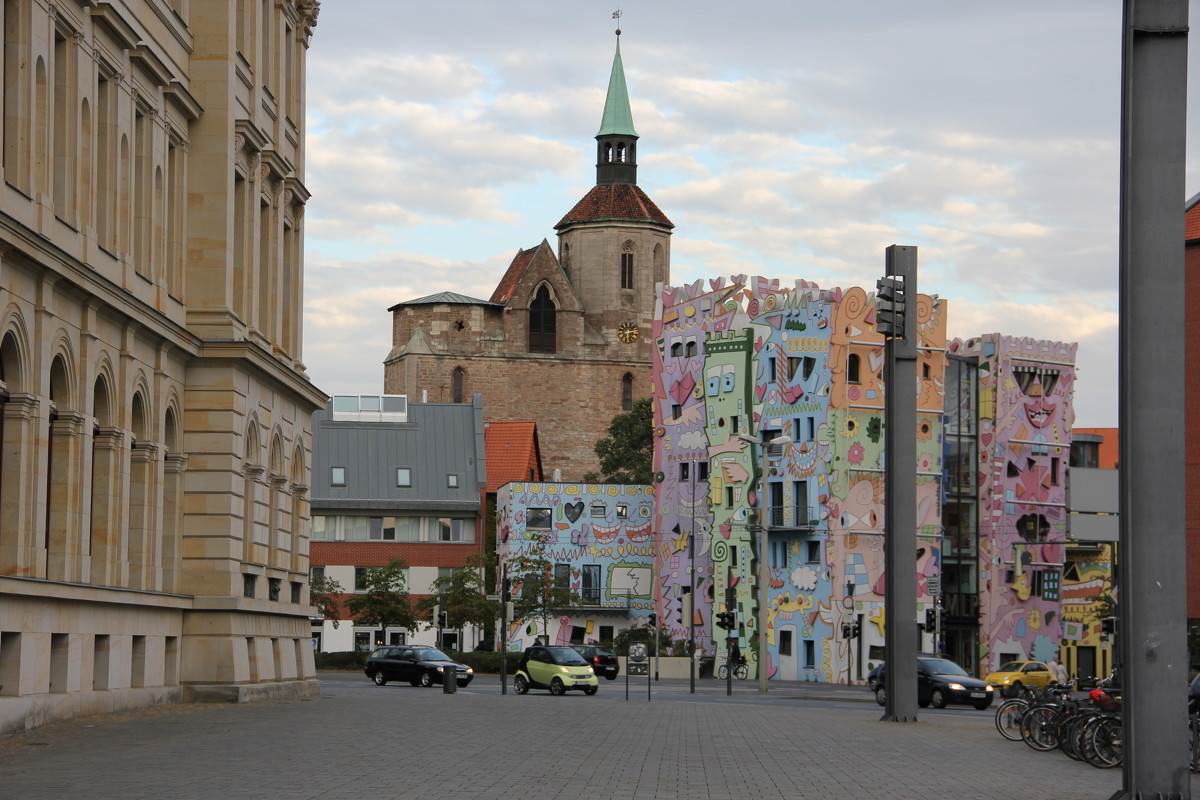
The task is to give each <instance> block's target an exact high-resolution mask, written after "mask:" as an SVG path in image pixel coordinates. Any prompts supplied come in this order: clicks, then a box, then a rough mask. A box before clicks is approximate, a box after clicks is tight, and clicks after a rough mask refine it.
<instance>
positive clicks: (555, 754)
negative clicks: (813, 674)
mask: <svg viewBox="0 0 1200 800" xmlns="http://www.w3.org/2000/svg"><path fill="white" fill-rule="evenodd" d="M480 681H481V682H482V683H483V684H484V685H482V686H472V687H471V688H469V689H467V690H463V691H459V692H458V693H456V694H450V695H447V694H443V693H442V692H441V691H438V690H436V689H434V690H430V689H415V688H412V687H410V686H408V685H406V684H404V685H394V684H389V685H388V686H386V687H376V686H374V685H372V684H370V683H369V682H368V681H367V680H366V678H365V677H362V676H353V675H347V676H335V677H331V678H330V679H328V680H324V682H323V687H322V691H323V694H322V696H321V697H319V698H314V699H311V700H298V701H293V702H281V703H273V704H268V705H236V706H235V705H187V706H171V707H165V708H159V709H152V710H150V711H144V712H138V713H130V714H117V715H111V716H106V717H93V718H90V719H85V720H75V721H72V722H67V723H62V724H57V725H51V726H47V727H45V728H40V729H37V730H34V731H31V732H28V733H25V734H22V735H18V736H12V737H7V738H4V739H0V797H3V798H4V800H40V799H41V798H53V800H61V798H63V797H72V796H74V797H87V798H89V799H91V798H114V800H115V798H122V800H138V799H139V798H145V799H146V800H192V799H193V798H214V799H220V800H251V799H252V798H289V800H305V799H306V798H320V800H362V798H370V799H371V800H383V799H386V798H467V799H468V800H492V799H493V798H495V799H497V800H499V799H500V798H505V800H512V799H514V798H521V800H567V798H570V800H576V798H580V797H604V798H612V800H698V799H702V798H711V799H712V800H734V799H735V798H737V799H738V800H741V799H742V798H745V799H746V800H759V799H760V798H761V799H762V800H774V799H775V798H788V800H794V799H795V798H838V800H850V799H853V798H871V799H872V800H901V799H902V798H913V799H914V800H916V799H918V798H919V800H927V799H928V798H930V797H949V798H984V799H986V798H996V799H997V800H1013V798H1019V799H1020V800H1041V799H1042V798H1045V799H1046V800H1051V799H1053V800H1072V799H1073V798H1081V799H1082V798H1094V799H1095V800H1105V799H1106V798H1109V797H1111V796H1112V795H1113V793H1114V792H1116V791H1117V790H1118V789H1119V788H1120V787H1121V771H1120V770H1119V769H1118V770H1098V769H1094V768H1092V767H1090V766H1088V765H1087V764H1082V763H1078V762H1074V761H1071V760H1069V759H1068V758H1066V757H1065V756H1063V755H1062V754H1061V753H1058V752H1052V753H1037V752H1034V751H1033V750H1030V749H1029V748H1028V747H1025V746H1024V745H1023V744H1021V743H1019V742H1008V741H1005V740H1003V739H1001V738H1000V736H999V734H997V733H996V730H995V728H994V727H993V725H992V715H991V714H990V713H986V712H971V711H965V712H964V713H961V714H945V713H942V714H935V713H927V712H922V714H921V715H920V720H921V721H920V722H918V723H916V724H896V723H885V722H880V721H879V716H880V713H881V709H880V708H879V707H878V706H876V705H875V704H874V703H873V702H857V703H851V704H845V705H839V706H830V705H824V704H820V705H818V704H810V703H804V702H799V700H801V699H802V698H824V699H831V700H839V699H840V700H859V701H862V700H864V699H865V700H869V699H870V697H869V695H867V694H866V690H865V689H862V688H855V689H847V688H845V687H842V688H841V689H838V688H836V687H813V686H811V685H804V684H792V685H788V686H781V687H776V686H774V685H773V686H772V690H771V694H770V697H769V702H760V699H759V698H758V696H757V695H756V694H755V693H754V691H753V687H752V685H749V684H739V685H738V687H737V691H736V693H735V696H734V697H733V698H729V699H721V700H720V701H719V702H714V701H713V699H712V696H713V695H718V696H719V695H722V694H723V693H724V687H723V685H719V684H717V683H716V682H715V681H704V682H702V683H701V693H702V695H704V700H703V702H696V701H694V699H691V698H688V697H687V695H686V692H687V682H686V681H683V682H667V681H664V682H663V685H662V686H661V687H660V688H659V689H656V690H655V691H656V692H657V693H658V694H657V697H656V699H655V700H654V701H652V702H647V701H646V698H645V684H641V685H640V687H635V688H632V689H631V691H630V699H629V701H628V702H626V701H625V691H624V681H623V680H618V681H615V682H605V681H602V682H601V684H602V685H601V691H600V693H599V694H598V695H596V696H595V697H585V696H583V695H581V694H577V693H571V694H569V695H568V696H566V697H551V696H550V695H548V694H546V693H531V694H529V695H527V696H524V697H522V696H518V695H516V694H513V693H512V692H511V690H510V693H509V694H507V695H500V694H497V693H496V690H495V689H494V688H491V687H493V686H494V685H495V678H493V677H490V676H481V678H480ZM489 683H490V685H489ZM1194 785H1200V784H1196V783H1195V782H1194Z"/></svg>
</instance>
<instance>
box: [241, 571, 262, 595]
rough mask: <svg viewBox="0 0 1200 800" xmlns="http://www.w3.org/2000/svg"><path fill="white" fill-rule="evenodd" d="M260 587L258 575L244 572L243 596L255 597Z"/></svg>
mask: <svg viewBox="0 0 1200 800" xmlns="http://www.w3.org/2000/svg"><path fill="white" fill-rule="evenodd" d="M257 588H258V576H257V575H251V574H250V573H244V574H243V575H242V597H254V593H255V590H256V589H257Z"/></svg>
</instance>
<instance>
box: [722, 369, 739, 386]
mask: <svg viewBox="0 0 1200 800" xmlns="http://www.w3.org/2000/svg"><path fill="white" fill-rule="evenodd" d="M736 372H737V370H736V368H735V367H734V366H733V364H726V365H724V366H723V367H721V391H723V392H726V393H728V392H732V391H733V384H734V374H735V373H736Z"/></svg>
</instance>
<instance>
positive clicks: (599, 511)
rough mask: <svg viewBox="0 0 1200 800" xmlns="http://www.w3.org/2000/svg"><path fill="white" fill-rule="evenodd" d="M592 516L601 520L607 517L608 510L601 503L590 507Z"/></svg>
mask: <svg viewBox="0 0 1200 800" xmlns="http://www.w3.org/2000/svg"><path fill="white" fill-rule="evenodd" d="M592 516H593V517H599V518H601V519H603V518H604V517H606V516H608V509H607V508H605V507H604V504H603V503H596V504H594V505H593V506H592Z"/></svg>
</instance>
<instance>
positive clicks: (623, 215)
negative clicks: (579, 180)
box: [554, 183, 675, 230]
mask: <svg viewBox="0 0 1200 800" xmlns="http://www.w3.org/2000/svg"><path fill="white" fill-rule="evenodd" d="M607 220H614V221H622V222H650V223H653V224H655V225H662V226H664V227H667V228H674V227H675V226H674V225H673V224H672V223H671V220H669V219H667V215H666V214H664V213H663V212H662V211H661V210H660V209H659V207H658V206H656V205H654V201H653V200H651V199H650V197H649V196H648V195H647V194H646V193H645V192H643V191H642V190H641V188H640V187H638V186H636V185H634V184H632V183H601V184H597V185H596V186H593V187H592V190H591V191H590V192H588V193H587V194H586V195H584V196H583V199H582V200H580V201H579V202H578V203H576V204H575V207H574V208H572V209H571V210H570V211H568V212H567V215H566V216H565V217H563V218H562V219H561V220H559V222H558V224H557V225H555V226H554V229H555V230H558V229H559V228H563V227H565V226H567V225H570V224H572V223H577V222H604V221H607Z"/></svg>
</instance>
